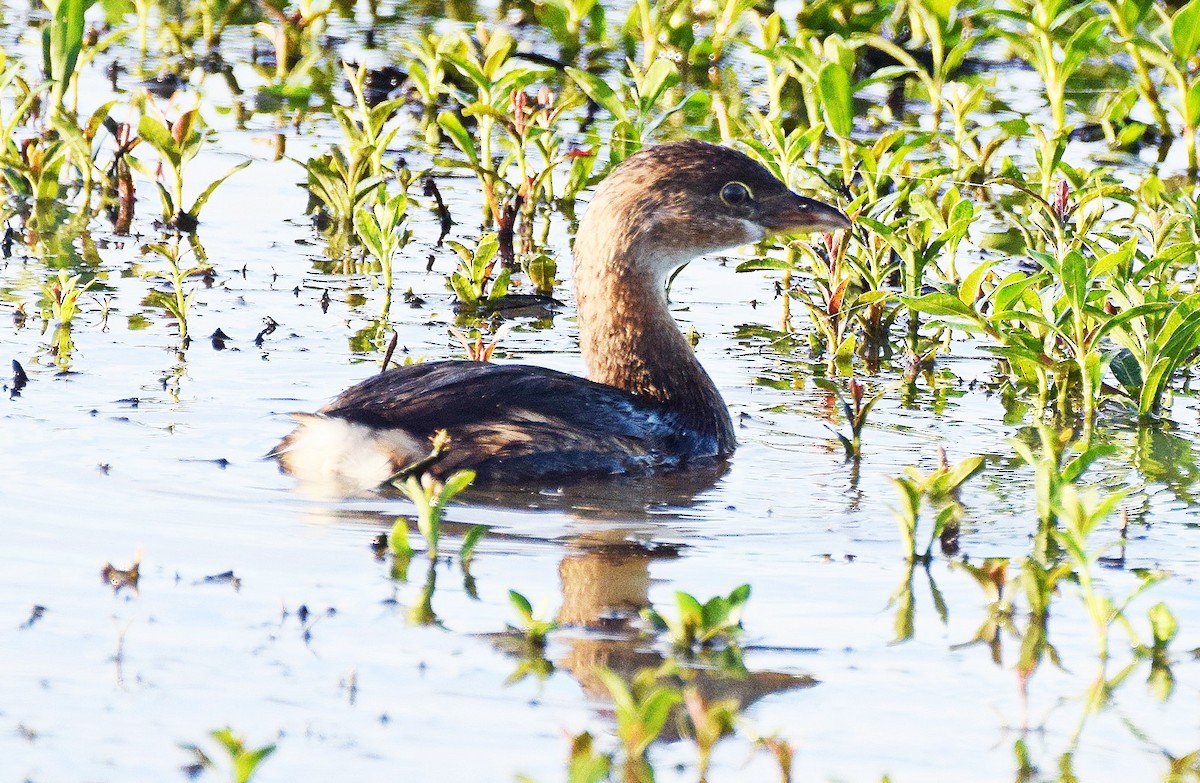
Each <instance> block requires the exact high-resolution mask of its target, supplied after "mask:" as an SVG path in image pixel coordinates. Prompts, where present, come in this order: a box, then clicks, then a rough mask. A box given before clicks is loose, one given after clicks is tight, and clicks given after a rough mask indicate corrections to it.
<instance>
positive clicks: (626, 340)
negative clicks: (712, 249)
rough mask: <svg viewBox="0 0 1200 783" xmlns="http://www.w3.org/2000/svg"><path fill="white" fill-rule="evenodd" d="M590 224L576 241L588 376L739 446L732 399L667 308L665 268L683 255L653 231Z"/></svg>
mask: <svg viewBox="0 0 1200 783" xmlns="http://www.w3.org/2000/svg"><path fill="white" fill-rule="evenodd" d="M593 217H595V216H593ZM586 228H587V227H586V224H585V227H583V228H581V230H580V233H579V236H578V238H577V241H576V246H575V293H576V298H577V302H578V307H579V335H580V343H581V347H582V350H583V358H584V361H585V362H586V363H587V369H588V378H590V379H591V380H593V381H596V382H598V383H604V384H608V385H610V386H616V387H617V388H620V389H624V390H626V391H628V392H631V393H633V394H636V395H638V396H641V397H647V398H650V399H654V400H657V401H659V402H661V403H663V404H664V405H665V406H667V407H668V408H670V409H671V410H673V411H675V412H677V413H679V414H682V415H683V416H684V417H685V420H686V421H687V422H688V423H689V425H691V426H693V427H695V428H696V429H697V430H699V431H701V432H703V433H705V434H709V435H712V436H714V437H716V439H717V443H718V450H719V451H720V452H721V453H728V452H731V451H733V448H734V446H735V445H736V439H735V437H734V432H733V423H732V422H731V421H730V418H729V411H728V409H727V408H726V407H725V401H724V400H722V399H721V393H720V392H719V391H718V390H717V387H716V385H715V384H714V383H713V382H712V379H711V378H709V376H708V373H706V372H705V371H704V368H703V367H702V366H701V365H700V362H699V361H698V360H697V359H696V356H695V354H694V353H693V352H692V347H691V346H690V345H689V344H688V341H687V339H686V338H685V337H684V336H683V334H682V333H681V332H680V330H679V325H678V324H677V323H676V322H675V319H674V318H672V317H671V313H670V310H669V309H668V307H667V299H666V292H665V290H664V280H663V279H662V278H661V277H660V275H661V273H662V270H663V269H665V268H669V267H670V266H672V260H671V259H670V258H669V256H672V255H677V254H672V253H670V252H669V251H668V252H664V250H663V248H661V247H660V246H658V244H657V243H653V244H652V243H651V239H650V237H649V235H648V234H647V233H646V232H637V233H634V232H629V231H621V230H617V231H616V232H613V233H604V232H598V231H595V230H586ZM602 234H603V235H602ZM656 254H657V257H656ZM681 260H682V259H681Z"/></svg>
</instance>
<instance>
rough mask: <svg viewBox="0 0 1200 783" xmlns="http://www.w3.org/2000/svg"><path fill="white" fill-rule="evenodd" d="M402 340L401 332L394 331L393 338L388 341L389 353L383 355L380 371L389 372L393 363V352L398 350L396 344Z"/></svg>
mask: <svg viewBox="0 0 1200 783" xmlns="http://www.w3.org/2000/svg"><path fill="white" fill-rule="evenodd" d="M399 341H400V333H399V332H392V339H391V340H389V341H388V347H387V353H385V354H384V355H383V366H382V367H380V368H379V372H381V373H383V372H387V369H388V367H390V366H391V365H392V354H394V353H395V352H396V344H397V343H398V342H399Z"/></svg>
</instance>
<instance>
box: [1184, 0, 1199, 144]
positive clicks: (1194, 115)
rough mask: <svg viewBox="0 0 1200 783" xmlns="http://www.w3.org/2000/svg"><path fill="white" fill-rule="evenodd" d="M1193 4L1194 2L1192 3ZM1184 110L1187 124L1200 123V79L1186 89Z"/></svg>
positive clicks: (1193, 125) (1196, 124)
mask: <svg viewBox="0 0 1200 783" xmlns="http://www.w3.org/2000/svg"><path fill="white" fill-rule="evenodd" d="M1192 5H1195V2H1193V3H1192ZM1183 104H1184V111H1186V112H1187V116H1188V120H1189V122H1188V124H1189V125H1191V126H1192V127H1193V128H1195V127H1196V126H1198V125H1200V80H1198V81H1197V82H1196V83H1195V84H1193V85H1192V87H1191V89H1190V90H1188V94H1187V98H1186V100H1184V102H1183Z"/></svg>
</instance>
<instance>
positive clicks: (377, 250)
mask: <svg viewBox="0 0 1200 783" xmlns="http://www.w3.org/2000/svg"><path fill="white" fill-rule="evenodd" d="M407 222H408V196H407V194H405V193H404V191H400V192H399V193H396V194H395V195H390V196H389V195H384V194H382V193H380V197H379V198H378V200H377V201H376V202H375V203H374V204H371V205H370V206H369V207H367V206H360V207H358V209H357V210H356V211H355V213H354V230H355V232H356V233H357V235H358V238H359V240H360V241H361V242H362V244H363V247H364V248H366V250H367V252H369V253H370V254H371V255H372V256H374V258H375V260H376V261H378V262H379V267H380V270H381V271H382V273H383V286H384V288H385V289H386V290H387V291H388V296H389V297H390V294H391V290H392V259H393V258H394V257H395V255H396V253H397V252H399V250H400V248H402V247H404V245H405V244H407V243H408V241H409V239H410V238H411V232H410V231H408V230H407V228H406V224H407Z"/></svg>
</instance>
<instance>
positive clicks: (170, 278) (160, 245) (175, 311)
mask: <svg viewBox="0 0 1200 783" xmlns="http://www.w3.org/2000/svg"><path fill="white" fill-rule="evenodd" d="M142 252H144V253H152V254H154V255H155V256H158V258H160V259H161V260H163V261H166V262H167V270H166V272H165V273H163V272H160V271H157V270H151V271H147V272H143V273H142V277H143V278H145V279H147V280H161V281H164V282H166V283H168V284H169V285H170V287H171V289H170V291H169V292H164V291H160V290H158V289H154V290H152V291H150V293H149V294H148V295H147V296H146V303H147V304H149V305H151V306H153V307H161V308H163V309H164V310H166V311H167V312H168V313H170V314H171V316H172V317H174V318H175V323H176V324H177V325H178V327H179V341H180V343H181V344H182V345H183V346H184V347H186V346H187V344H188V343H189V342H190V341H191V337H190V336H189V335H188V313H189V312H190V310H191V306H192V303H193V302H194V301H195V300H196V288H195V287H190V286H189V285H188V280H190V279H192V278H194V277H196V276H198V275H200V274H203V273H205V272H207V271H208V270H209V266H208V265H207V264H204V263H198V264H196V265H195V266H189V265H187V264H185V263H184V258H185V257H186V256H187V255H188V254H189V253H192V254H193V255H194V251H193V249H190V248H184V247H182V246H181V245H180V243H179V237H178V236H176V237H173V238H172V239H171V241H170V242H151V243H150V244H148V245H146V246H145V247H143V249H142Z"/></svg>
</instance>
